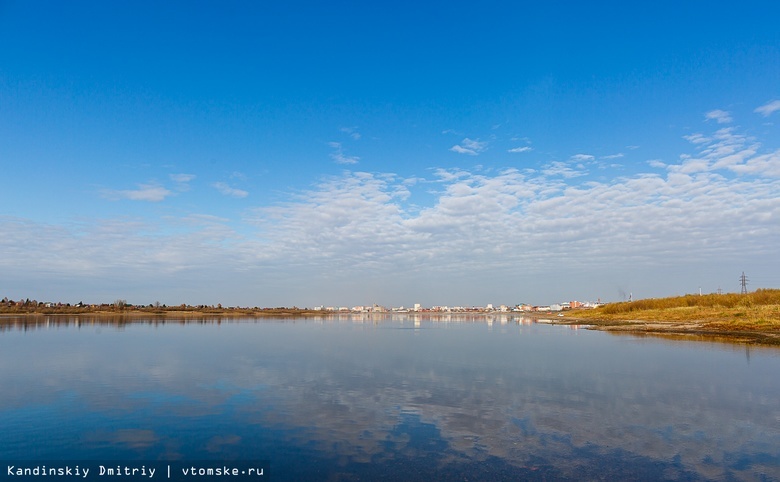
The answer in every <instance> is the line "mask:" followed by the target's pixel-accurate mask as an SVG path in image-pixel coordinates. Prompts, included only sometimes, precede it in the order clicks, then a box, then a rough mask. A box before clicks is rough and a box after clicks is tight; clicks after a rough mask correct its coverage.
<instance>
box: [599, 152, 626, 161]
mask: <svg viewBox="0 0 780 482" xmlns="http://www.w3.org/2000/svg"><path fill="white" fill-rule="evenodd" d="M621 157H625V156H624V154H623V153H622V152H618V153H617V154H612V155H609V156H601V159H604V160H610V159H620V158H621Z"/></svg>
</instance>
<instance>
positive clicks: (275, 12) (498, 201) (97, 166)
mask: <svg viewBox="0 0 780 482" xmlns="http://www.w3.org/2000/svg"><path fill="white" fill-rule="evenodd" d="M778 18H780V4H777V3H776V2H772V1H765V2H764V1H756V2H751V1H748V2H742V3H740V4H739V5H738V6H737V5H734V4H733V2H717V1H707V2H703V1H702V2H700V1H690V2H665V1H660V2H658V1H654V2H554V1H553V2H528V1H517V2H509V1H507V2H497V1H487V2H480V3H474V2H460V1H447V2H443V1H430V2H407V1H394V2H355V1H327V2H325V1H323V2H313V1H289V2H271V1H267V2H265V1H263V2H240V1H219V2H216V1H187V2H176V1H171V2H146V1H140V0H139V1H132V2H122V1H117V2H101V1H94V2H91V1H79V0H75V1H70V2H58V1H50V2H49V1H36V0H29V1H28V0H25V1H17V0H0V45H2V48H0V169H1V171H2V175H0V297H3V296H7V297H8V298H10V299H19V298H30V299H37V300H40V301H44V300H48V301H62V302H70V303H77V302H79V301H83V302H85V303H100V302H112V301H114V300H118V299H123V300H126V301H127V302H129V303H133V304H149V303H154V302H160V303H164V304H180V303H188V304H217V303H221V304H223V305H225V306H268V307H275V306H299V307H314V306H320V305H325V306H354V305H371V304H373V303H377V304H380V305H385V306H401V305H403V306H410V305H412V304H414V303H421V304H422V305H423V306H434V305H447V306H472V305H478V306H483V305H486V304H488V303H492V304H494V305H498V304H507V305H514V304H518V303H530V304H549V303H555V302H561V301H570V300H581V301H588V300H590V301H596V300H599V299H600V300H602V301H622V300H625V299H627V298H628V297H629V296H633V298H634V299H638V298H649V297H661V296H674V295H680V294H686V293H698V292H700V291H701V292H703V293H712V292H716V291H718V290H719V289H720V290H723V291H724V292H739V291H740V289H741V284H740V276H741V274H742V272H744V273H745V274H746V276H747V279H748V289H749V290H753V289H757V288H780V242H779V241H780V27H779V26H778V20H777V19H778Z"/></svg>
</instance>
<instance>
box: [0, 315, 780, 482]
mask: <svg viewBox="0 0 780 482" xmlns="http://www.w3.org/2000/svg"><path fill="white" fill-rule="evenodd" d="M504 321H506V320H504ZM450 322H451V323H449V322H431V321H429V320H422V321H421V322H420V323H414V320H406V321H404V322H400V321H389V320H386V321H382V322H377V323H374V322H367V323H355V322H353V321H349V320H347V321H344V320H342V321H334V322H327V321H306V322H302V321H297V322H295V323H292V322H287V323H277V322H260V323H257V324H254V323H227V324H222V325H198V326H194V325H186V326H180V325H168V324H166V325H164V326H159V327H157V328H150V327H149V326H148V325H130V326H127V327H125V328H124V329H123V331H112V330H109V329H106V328H104V329H103V330H102V331H101V332H100V333H99V334H98V333H97V332H96V331H95V330H92V331H90V330H82V331H80V332H79V331H74V330H67V329H66V330H62V331H39V332H35V333H33V334H27V335H18V334H17V335H14V334H13V333H5V334H2V335H0V342H10V341H13V343H8V345H9V346H8V348H9V350H4V351H3V354H2V358H3V361H4V363H3V364H2V366H1V367H0V380H2V382H3V383H2V385H3V386H4V387H12V388H13V389H11V390H8V391H6V390H4V391H3V392H2V393H0V413H13V412H15V411H17V412H18V411H19V410H23V409H24V407H28V406H30V405H31V404H32V405H37V406H39V407H41V408H40V409H41V410H45V409H46V407H47V406H49V407H51V410H55V411H56V410H66V409H64V408H62V407H61V406H59V405H58V404H59V403H60V400H61V399H62V397H63V394H71V396H73V397H76V398H77V400H78V403H79V406H80V409H79V411H83V413H86V414H100V415H101V417H102V420H104V421H103V422H99V423H93V424H92V425H93V426H88V427H87V426H85V431H86V432H87V434H88V437H87V438H88V439H89V437H92V440H96V439H100V440H102V441H104V442H105V443H109V444H111V443H114V444H117V445H123V446H125V447H126V448H129V449H135V450H136V451H137V452H138V453H139V454H149V453H150V450H152V451H153V449H154V447H157V450H159V451H160V452H166V453H169V454H170V453H178V454H181V455H182V456H183V457H187V456H188V452H187V450H193V447H195V448H197V450H201V451H203V452H205V453H209V454H212V455H214V456H230V455H231V454H235V453H245V452H247V451H248V450H249V449H250V448H251V447H252V446H253V444H256V443H257V444H261V443H269V444H270V443H273V444H275V445H281V446H285V447H288V448H289V447H306V449H307V450H312V451H314V452H316V453H318V454H321V456H323V457H326V458H333V459H337V460H338V461H339V462H338V463H339V464H341V465H342V466H344V467H350V466H352V464H381V463H390V462H393V461H404V460H416V459H420V458H426V460H427V458H430V459H431V460H435V461H436V463H437V464H439V465H440V466H441V467H446V466H447V464H449V463H477V462H486V461H495V460H501V461H503V462H505V463H507V464H509V465H511V466H514V467H517V468H525V469H527V470H535V469H536V468H537V467H547V468H552V469H554V474H556V475H557V476H558V477H564V478H576V477H578V475H582V474H586V473H590V472H591V471H592V470H593V467H594V466H599V465H603V464H605V463H607V462H608V461H611V462H610V463H614V462H617V463H622V464H623V465H624V469H625V470H627V471H628V470H631V469H630V465H631V464H632V463H638V461H640V460H641V461H644V462H643V463H647V464H656V465H658V466H660V467H662V468H663V470H664V471H665V472H664V474H666V475H664V477H665V478H672V479H675V478H706V479H711V478H723V477H735V478H738V479H744V480H751V479H758V478H760V477H761V474H765V475H768V476H770V477H773V478H778V477H780V457H779V456H778V454H777V450H776V447H778V446H780V385H778V383H777V382H776V381H775V380H776V377H775V376H774V375H773V374H776V373H777V369H778V368H779V365H780V357H778V355H777V352H776V351H771V350H768V351H762V352H758V353H757V354H756V355H755V356H754V357H753V359H752V361H751V363H750V364H747V363H745V362H744V359H743V358H742V357H743V355H742V354H741V353H740V351H739V350H734V349H731V348H728V347H725V346H722V345H707V344H690V343H685V342H680V343H678V344H669V343H668V342H663V341H656V340H645V339H625V338H615V337H610V336H606V335H605V334H603V333H594V332H577V331H573V330H571V329H569V328H568V327H561V326H543V325H534V324H530V322H525V323H522V322H515V321H510V322H508V323H506V324H504V325H502V327H503V329H501V330H496V329H495V328H491V327H490V326H488V325H487V324H485V323H476V322H474V320H465V321H464V322H462V323H461V322H458V321H457V319H451V320H450ZM407 327H408V328H410V329H405V328H407ZM415 327H416V328H415ZM399 328H402V329H399ZM3 344H4V345H5V344H6V343H3ZM4 348H5V347H4ZM33 352H34V353H35V356H31V355H30V354H31V353H33ZM13 358H15V359H17V360H19V359H22V360H24V361H25V363H23V364H21V365H15V367H14V368H11V367H10V365H9V363H6V361H7V360H8V359H13ZM31 380H43V383H30V381H31ZM58 407H59V408H58ZM67 410H69V411H71V413H70V414H69V415H70V416H73V417H79V411H76V413H72V411H73V410H74V408H73V407H72V406H70V408H67ZM0 419H1V418H0ZM105 420H109V421H112V420H113V421H114V422H113V423H112V426H113V427H114V431H113V432H111V431H106V430H105V428H104V427H102V426H101V424H104V423H106V422H105ZM87 425H89V424H87ZM94 425H97V426H94ZM193 425H194V426H195V428H192V430H191V432H184V433H182V432H178V431H177V430H176V429H175V428H177V427H178V428H181V427H185V426H187V427H191V426H193ZM201 429H202V432H199V430H201ZM96 434H97V435H96ZM263 437H265V438H263ZM269 437H270V438H269ZM263 440H265V441H266V442H263ZM268 440H270V442H268ZM269 446H270V445H269ZM187 447H190V448H189V449H187ZM289 450H293V449H289ZM611 470H618V469H615V468H613V469H611ZM626 473H630V472H625V473H622V474H623V475H625V474H626ZM617 475H620V473H617Z"/></svg>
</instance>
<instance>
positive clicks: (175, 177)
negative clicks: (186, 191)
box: [170, 174, 196, 183]
mask: <svg viewBox="0 0 780 482" xmlns="http://www.w3.org/2000/svg"><path fill="white" fill-rule="evenodd" d="M195 177H196V176H195V174H171V175H170V178H171V180H172V181H174V182H181V183H187V182H191V181H192V180H193V179H195Z"/></svg>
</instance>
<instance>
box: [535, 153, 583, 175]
mask: <svg viewBox="0 0 780 482" xmlns="http://www.w3.org/2000/svg"><path fill="white" fill-rule="evenodd" d="M591 157H592V156H591ZM577 167H578V169H577V170H575V169H572V167H571V166H569V165H568V164H566V163H565V162H560V161H553V162H551V163H550V164H548V165H547V166H545V168H544V169H542V173H543V174H544V175H545V176H560V177H564V178H566V179H571V178H573V177H580V176H585V175H587V174H588V173H587V171H585V170H584V169H582V167H581V166H577Z"/></svg>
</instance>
